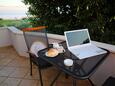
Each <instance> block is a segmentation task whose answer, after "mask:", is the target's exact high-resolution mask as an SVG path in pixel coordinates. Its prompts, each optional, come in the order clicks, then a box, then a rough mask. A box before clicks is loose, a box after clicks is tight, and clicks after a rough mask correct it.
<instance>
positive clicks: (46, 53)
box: [45, 52, 58, 57]
mask: <svg viewBox="0 0 115 86" xmlns="http://www.w3.org/2000/svg"><path fill="white" fill-rule="evenodd" d="M45 55H46V56H47V57H56V56H57V55H58V53H57V54H55V56H48V54H47V52H46V53H45Z"/></svg>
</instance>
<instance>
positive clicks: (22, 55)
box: [0, 27, 115, 86]
mask: <svg viewBox="0 0 115 86" xmlns="http://www.w3.org/2000/svg"><path fill="white" fill-rule="evenodd" d="M48 37H49V40H50V43H52V42H60V41H63V40H65V39H64V36H60V35H55V34H48ZM92 43H94V44H96V45H97V46H99V47H103V48H106V49H108V50H110V51H111V53H110V55H109V56H108V57H107V59H106V60H105V61H104V62H103V64H102V65H101V66H100V67H99V68H98V70H97V71H96V72H95V73H94V74H93V75H92V77H91V80H92V81H93V83H94V84H95V85H96V86H101V85H102V84H103V83H104V81H105V80H106V79H107V78H108V77H109V76H115V69H114V68H113V67H114V65H115V46H113V45H109V44H105V43H100V42H95V41H92ZM26 51H27V48H26V47H25V42H24V38H23V34H22V31H20V30H18V29H17V28H15V27H4V28H0V86H40V85H39V84H40V83H39V76H38V74H37V73H38V72H37V68H36V66H34V68H33V70H34V72H33V76H30V75H29V59H28V54H27V53H26ZM49 72H50V74H49ZM56 72H57V69H56V68H55V67H53V68H50V69H47V70H43V81H44V83H45V86H48V85H49V82H50V81H51V80H52V79H53V76H54V75H55V73H56ZM51 77H52V78H51ZM49 78H50V79H49ZM71 83H72V79H71V77H69V78H68V79H66V78H65V76H64V74H62V75H61V77H59V79H58V80H57V81H56V83H55V86H71ZM77 84H78V86H90V83H89V82H88V81H87V80H82V81H81V80H77Z"/></svg>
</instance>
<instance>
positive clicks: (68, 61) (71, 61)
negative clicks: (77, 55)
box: [64, 59, 73, 67]
mask: <svg viewBox="0 0 115 86" xmlns="http://www.w3.org/2000/svg"><path fill="white" fill-rule="evenodd" d="M64 64H65V65H66V66H68V67H69V66H72V65H73V60H72V59H65V60H64Z"/></svg>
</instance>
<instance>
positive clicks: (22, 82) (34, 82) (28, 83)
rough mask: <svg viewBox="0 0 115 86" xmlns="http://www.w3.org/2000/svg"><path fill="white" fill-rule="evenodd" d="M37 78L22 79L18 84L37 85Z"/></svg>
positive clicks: (23, 85) (21, 85)
mask: <svg viewBox="0 0 115 86" xmlns="http://www.w3.org/2000/svg"><path fill="white" fill-rule="evenodd" d="M37 84H38V81H37V80H29V79H22V81H21V82H20V84H19V86H37Z"/></svg>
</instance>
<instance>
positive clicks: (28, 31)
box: [22, 26, 49, 51]
mask: <svg viewBox="0 0 115 86" xmlns="http://www.w3.org/2000/svg"><path fill="white" fill-rule="evenodd" d="M46 28H47V27H46V26H40V27H35V28H24V29H22V31H23V35H24V38H25V42H26V45H27V48H28V51H29V50H30V48H31V46H32V45H33V44H35V42H39V43H43V44H44V45H45V46H46V47H48V45H49V42H48V37H47V32H46ZM39 50H40V49H39Z"/></svg>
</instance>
